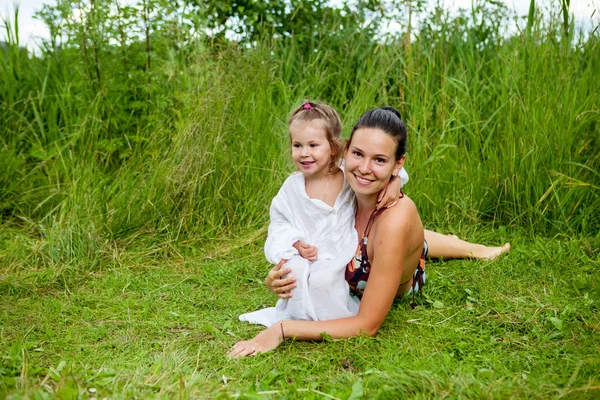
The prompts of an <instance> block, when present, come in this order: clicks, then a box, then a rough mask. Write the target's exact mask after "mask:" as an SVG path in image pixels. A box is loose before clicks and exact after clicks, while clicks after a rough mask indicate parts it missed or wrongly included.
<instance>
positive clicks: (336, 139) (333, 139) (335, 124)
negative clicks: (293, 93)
mask: <svg viewBox="0 0 600 400" xmlns="http://www.w3.org/2000/svg"><path fill="white" fill-rule="evenodd" d="M315 120H322V121H323V122H324V124H325V132H326V133H327V141H328V142H329V146H330V147H331V161H330V162H329V171H330V172H331V171H332V170H334V169H335V168H336V167H338V166H339V162H340V158H341V156H342V151H343V149H344V142H343V140H342V138H341V134H342V120H341V119H340V116H339V115H338V113H337V111H335V110H334V109H333V107H330V106H328V105H327V104H323V103H315V102H311V101H305V102H304V104H302V105H301V106H298V107H297V108H296V109H294V111H292V115H290V120H289V121H288V127H290V126H291V125H292V123H293V122H294V121H308V122H310V121H315Z"/></svg>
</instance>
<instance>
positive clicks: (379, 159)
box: [375, 158, 385, 164]
mask: <svg viewBox="0 0 600 400" xmlns="http://www.w3.org/2000/svg"><path fill="white" fill-rule="evenodd" d="M375 161H377V162H378V163H380V164H383V163H384V162H385V159H383V158H376V159H375Z"/></svg>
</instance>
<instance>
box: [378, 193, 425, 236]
mask: <svg viewBox="0 0 600 400" xmlns="http://www.w3.org/2000/svg"><path fill="white" fill-rule="evenodd" d="M378 219H379V221H378V223H377V226H374V227H373V228H374V229H376V230H377V231H376V232H377V235H378V236H381V237H396V238H397V237H409V238H413V237H418V236H419V235H418V234H417V235H415V232H417V233H418V232H421V236H422V232H423V225H422V223H421V217H419V212H418V210H417V206H416V205H415V203H414V202H413V201H412V200H411V199H410V197H408V196H406V195H405V196H404V197H402V198H400V199H399V200H398V202H397V203H396V204H395V205H394V206H393V207H389V208H388V209H387V210H386V211H384V212H383V213H382V214H381V216H380V217H379V218H378ZM421 241H422V240H421Z"/></svg>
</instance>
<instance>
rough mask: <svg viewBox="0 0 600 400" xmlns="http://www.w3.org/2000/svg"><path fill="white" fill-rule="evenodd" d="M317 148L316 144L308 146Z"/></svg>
mask: <svg viewBox="0 0 600 400" xmlns="http://www.w3.org/2000/svg"><path fill="white" fill-rule="evenodd" d="M317 146H318V144H316V143H311V145H310V147H317Z"/></svg>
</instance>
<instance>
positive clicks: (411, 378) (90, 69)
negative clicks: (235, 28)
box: [0, 0, 600, 399]
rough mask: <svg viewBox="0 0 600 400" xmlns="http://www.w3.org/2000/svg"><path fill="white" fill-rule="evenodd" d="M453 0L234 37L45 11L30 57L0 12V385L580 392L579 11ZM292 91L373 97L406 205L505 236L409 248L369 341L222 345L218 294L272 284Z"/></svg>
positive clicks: (184, 394) (591, 66)
mask: <svg viewBox="0 0 600 400" xmlns="http://www.w3.org/2000/svg"><path fill="white" fill-rule="evenodd" d="M110 1H112V0H110ZM110 1H109V0H106V1H105V2H100V1H98V2H96V3H94V4H101V5H103V6H104V5H107V4H109V3H110ZM67 3H68V2H64V4H67ZM151 3H152V4H154V3H156V4H154V6H155V7H159V6H160V4H162V3H160V2H151ZM140 4H141V3H140ZM148 4H150V3H149V2H143V5H144V7H147V6H148ZM478 4H484V6H481V7H478V8H473V9H472V10H471V13H470V14H468V13H467V14H463V15H459V16H450V15H448V14H447V13H445V12H444V11H443V10H440V9H438V10H434V11H432V12H431V13H429V14H424V15H422V18H421V19H420V21H421V26H420V27H419V29H418V30H417V29H415V30H414V31H413V33H412V36H407V35H406V32H404V34H402V35H399V36H398V37H395V38H386V39H385V40H383V39H381V40H374V39H373V37H372V35H371V33H370V32H369V31H368V30H366V29H355V30H352V29H341V27H340V24H339V23H338V24H337V25H336V23H335V21H333V22H331V21H330V20H327V21H324V23H323V24H322V25H320V29H317V30H315V31H314V34H313V35H312V36H301V35H299V36H292V37H281V36H280V37H277V36H276V35H273V36H272V37H266V38H263V39H258V40H256V42H251V43H248V42H247V43H245V44H242V45H240V44H238V43H234V42H228V41H226V40H225V41H224V40H221V41H218V40H216V39H215V40H213V38H207V37H199V36H198V35H192V34H190V33H189V29H187V28H189V27H186V26H184V25H185V24H184V22H183V21H181V26H180V25H178V23H179V22H177V21H179V20H177V19H174V20H169V21H167V20H166V18H167V16H170V15H172V14H169V13H165V15H166V16H163V19H161V20H159V17H158V16H157V14H158V13H154V14H152V13H147V12H146V11H147V9H145V8H139V7H138V8H137V9H135V8H132V9H127V10H125V11H123V13H126V12H130V13H133V14H135V13H138V14H135V15H138V17H139V18H142V19H141V20H137V22H136V20H135V18H136V17H135V15H134V16H133V17H131V16H130V17H128V18H125V17H124V15H125V14H123V13H121V11H119V14H118V15H115V14H110V10H111V9H110V7H108V6H107V7H108V8H101V7H100V6H98V7H99V8H98V9H95V8H89V9H87V11H86V10H84V11H85V12H86V13H88V14H87V16H88V17H87V18H83V19H79V20H77V19H74V17H73V16H72V15H71V14H72V13H71V14H61V13H64V12H65V8H61V9H60V10H55V11H56V13H54V14H47V16H46V21H47V22H48V23H49V24H50V25H51V26H52V27H54V28H57V29H58V28H59V27H60V29H62V30H61V31H60V35H62V36H60V37H61V40H58V37H59V33H57V32H59V31H58V30H52V29H51V32H54V34H55V35H56V36H55V37H54V38H55V39H56V40H50V41H48V42H46V43H45V47H44V48H43V49H42V50H41V53H40V54H38V55H31V54H28V53H27V52H26V51H24V50H23V49H21V48H19V46H18V42H17V41H16V39H15V38H16V37H17V35H16V30H17V29H18V27H17V26H16V25H15V24H14V23H11V21H4V25H5V28H6V34H5V39H6V41H7V44H6V45H5V46H3V47H2V49H0V299H1V301H0V397H7V398H13V399H17V398H36V399H37V398H39V399H43V398H97V399H100V398H134V397H137V398H146V397H154V398H173V397H177V398H197V397H207V398H208V397H210V398H212V397H219V396H221V397H224V398H225V397H226V398H229V397H242V398H263V397H288V398H318V399H321V398H341V399H348V398H351V399H357V398H361V397H364V398H383V399H387V398H432V397H434V398H444V397H449V398H465V397H466V398H507V397H516V398H523V397H524V398H544V399H545V398H561V397H565V398H598V397H600V356H599V354H600V317H599V314H600V313H599V312H598V311H599V309H600V279H599V278H598V276H599V273H600V265H599V263H600V250H599V249H600V233H599V232H600V173H599V171H600V140H599V138H600V79H598V76H600V51H599V49H600V31H599V30H596V31H593V32H587V33H586V34H583V33H582V32H580V31H578V30H577V27H576V26H573V25H571V24H570V23H569V16H568V13H567V14H563V15H562V16H561V19H557V18H556V17H542V16H539V15H538V16H536V15H537V14H534V13H530V15H529V18H528V20H527V26H526V29H524V30H522V31H519V32H517V33H514V34H512V35H507V34H506V33H505V32H504V31H503V30H502V23H501V22H502V21H505V22H506V21H509V20H510V19H511V18H513V17H512V16H511V15H509V14H507V13H506V10H503V9H502V8H501V7H499V6H498V5H495V4H494V3H490V2H481V3H478ZM532 4H533V2H532ZM67 9H68V8H67ZM68 10H69V9H68ZM103 10H104V11H103ZM107 10H108V11H107ZM82 12H83V11H82ZM102 12H106V15H102V14H101V13H102ZM149 16H150V17H149ZM51 17H52V18H51ZM101 17H102V18H101ZM175 17H177V16H176V15H175ZM563 17H564V18H563ZM53 18H54V19H53ZM61 18H62V19H61ZM144 18H146V19H144ZM147 18H156V21H154V22H155V23H154V24H153V25H152V24H148V23H147V22H148V21H147ZM165 21H166V22H165ZM325 22H327V24H325ZM139 26H146V27H148V29H146V30H145V31H141V30H139V29H138V28H139ZM128 29H130V30H128ZM415 32H416V33H415ZM409 37H411V38H412V39H411V40H408V39H407V38H409ZM304 98H310V99H320V100H323V101H326V102H328V103H330V104H332V105H333V106H334V107H336V108H337V109H339V111H340V114H341V116H342V119H343V121H344V127H345V129H344V132H345V134H347V133H348V131H349V127H350V126H351V125H352V123H353V122H354V121H355V120H356V119H357V118H358V116H359V115H361V114H362V113H363V112H364V111H365V110H367V109H369V108H372V107H375V106H379V105H383V104H389V105H393V106H395V107H397V108H398V109H399V110H400V111H401V113H402V115H403V117H404V119H405V120H406V123H407V126H408V129H409V152H408V160H407V170H408V172H409V174H410V182H409V183H408V185H407V187H406V193H407V194H408V195H409V196H410V197H411V198H412V199H413V200H414V201H415V203H416V204H417V207H418V209H419V213H420V215H421V218H422V220H423V222H424V225H425V226H426V227H427V228H429V229H433V230H437V231H440V232H443V233H454V234H457V235H459V236H461V237H463V238H466V239H468V240H472V241H477V242H481V243H485V244H490V245H499V244H502V243H504V242H506V241H510V242H511V244H512V245H513V250H512V251H511V252H510V253H509V254H508V255H506V256H504V257H501V258H500V259H498V260H495V261H492V262H485V261H471V260H455V261H448V260H434V261H432V262H430V263H429V264H428V267H427V268H428V284H427V287H426V289H425V291H424V297H423V298H419V299H417V303H418V306H417V307H416V308H415V309H414V310H413V309H411V308H410V306H409V304H408V303H407V302H400V303H398V304H395V305H394V306H393V309H392V311H391V312H390V314H389V316H388V318H387V320H386V322H385V324H384V325H383V327H382V329H381V331H380V333H379V335H378V336H377V338H375V339H373V338H368V337H357V338H353V339H349V340H333V341H331V340H329V341H326V342H325V343H302V342H295V343H292V342H286V343H285V344H284V345H282V346H281V347H280V348H278V349H277V350H276V351H274V352H271V353H268V354H264V355H258V356H256V357H251V358H248V359H243V360H229V359H228V358H227V357H226V353H227V350H228V348H229V346H231V345H232V344H233V343H235V342H236V341H238V340H240V339H244V338H248V337H250V336H252V335H253V334H255V333H256V332H258V329H259V328H257V327H253V326H249V325H246V324H242V323H240V322H238V321H237V316H238V315H239V314H240V313H242V312H246V311H249V310H254V309H258V308H260V307H264V306H269V305H272V304H274V302H275V299H274V298H273V297H272V295H271V294H270V293H269V292H268V291H267V290H266V289H265V288H264V285H263V283H262V282H263V279H264V276H265V274H266V272H267V271H268V269H269V266H268V265H267V264H266V261H264V256H263V254H262V245H263V241H264V238H265V236H266V226H267V224H268V206H269V203H270V200H271V198H272V197H273V196H274V194H275V193H276V192H277V190H278V188H279V185H280V184H281V183H282V182H283V180H284V179H285V177H286V176H287V174H288V173H289V172H290V171H291V163H290V161H289V160H288V158H289V155H288V149H287V147H288V142H287V140H288V138H287V129H286V119H287V115H288V113H289V112H290V110H291V109H292V108H293V107H295V106H296V105H298V104H300V102H301V101H302V100H303V99H304Z"/></svg>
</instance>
